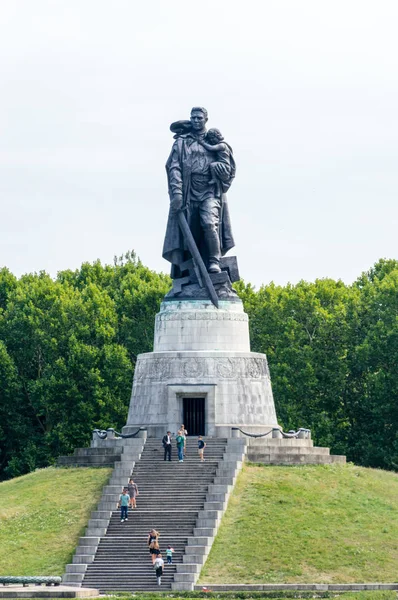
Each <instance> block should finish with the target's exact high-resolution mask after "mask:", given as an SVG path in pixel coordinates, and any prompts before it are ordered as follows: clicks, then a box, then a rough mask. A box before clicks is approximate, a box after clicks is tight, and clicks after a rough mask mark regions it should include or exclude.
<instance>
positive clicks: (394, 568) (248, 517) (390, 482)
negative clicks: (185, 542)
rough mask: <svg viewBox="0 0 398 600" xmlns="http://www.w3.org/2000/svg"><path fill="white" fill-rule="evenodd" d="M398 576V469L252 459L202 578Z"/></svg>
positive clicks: (325, 579)
mask: <svg viewBox="0 0 398 600" xmlns="http://www.w3.org/2000/svg"><path fill="white" fill-rule="evenodd" d="M397 580H398V475H397V474H395V473H390V472H387V471H378V470H374V469H364V468H361V467H355V466H353V465H325V466H301V467H265V466H258V465H250V464H249V465H246V466H245V467H244V469H243V470H242V472H241V474H240V476H239V479H238V483H237V485H236V487H235V489H234V492H233V496H232V497H231V498H230V501H229V505H228V510H227V511H226V514H225V516H224V518H223V521H222V525H221V527H220V529H219V532H218V536H217V538H216V540H215V542H214V544H213V547H212V550H211V552H210V555H209V558H208V560H207V562H206V564H205V566H204V569H203V571H202V574H201V576H200V581H199V583H200V584H210V587H211V584H212V583H352V582H356V583H361V582H375V581H377V582H384V583H386V582H395V581H397ZM372 593H374V592H372ZM347 597H348V596H347V595H345V596H344V598H347ZM360 597H361V596H360V595H359V594H355V598H356V599H357V600H359V598H360ZM363 597H364V598H367V597H368V596H363ZM374 597H375V598H376V597H377V596H374ZM380 597H383V596H380ZM385 597H386V598H388V597H389V596H388V595H387V596H385ZM394 597H396V596H394Z"/></svg>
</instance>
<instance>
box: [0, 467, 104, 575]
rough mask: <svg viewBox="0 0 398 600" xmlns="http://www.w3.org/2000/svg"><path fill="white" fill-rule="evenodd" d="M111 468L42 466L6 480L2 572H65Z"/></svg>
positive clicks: (0, 500)
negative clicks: (31, 471) (26, 473)
mask: <svg viewBox="0 0 398 600" xmlns="http://www.w3.org/2000/svg"><path fill="white" fill-rule="evenodd" d="M110 472H111V469H55V468H49V469H42V470H40V471H36V472H34V473H30V474H29V475H24V476H23V477H17V478H16V479H12V480H10V481H5V482H3V483H0V574H1V575H62V573H63V572H64V567H65V565H66V564H67V563H68V562H70V561H71V559H72V555H73V552H74V550H75V547H76V544H77V541H78V538H79V536H80V535H82V533H83V531H84V529H85V526H86V524H87V520H88V518H89V515H90V512H91V511H92V510H93V509H94V507H95V506H96V505H97V503H98V501H99V499H100V496H101V491H102V487H103V486H104V485H105V483H106V482H107V480H108V479H109V476H110Z"/></svg>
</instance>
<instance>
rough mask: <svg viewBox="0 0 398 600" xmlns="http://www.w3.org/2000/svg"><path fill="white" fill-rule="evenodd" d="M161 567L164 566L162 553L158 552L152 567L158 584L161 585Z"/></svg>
mask: <svg viewBox="0 0 398 600" xmlns="http://www.w3.org/2000/svg"><path fill="white" fill-rule="evenodd" d="M163 567H164V560H163V558H162V555H161V554H159V555H158V557H157V559H156V560H155V562H154V563H153V568H154V569H155V573H156V579H157V580H158V585H161V583H162V575H163Z"/></svg>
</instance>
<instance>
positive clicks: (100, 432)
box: [93, 427, 147, 440]
mask: <svg viewBox="0 0 398 600" xmlns="http://www.w3.org/2000/svg"><path fill="white" fill-rule="evenodd" d="M140 431H147V427H139V428H138V429H137V431H134V433H119V431H116V430H115V429H113V427H108V429H93V433H96V434H97V435H98V437H99V438H100V439H101V440H106V438H107V437H108V432H111V433H113V434H114V435H115V436H116V437H118V438H125V439H126V438H133V437H135V436H136V435H138V434H139V432H140Z"/></svg>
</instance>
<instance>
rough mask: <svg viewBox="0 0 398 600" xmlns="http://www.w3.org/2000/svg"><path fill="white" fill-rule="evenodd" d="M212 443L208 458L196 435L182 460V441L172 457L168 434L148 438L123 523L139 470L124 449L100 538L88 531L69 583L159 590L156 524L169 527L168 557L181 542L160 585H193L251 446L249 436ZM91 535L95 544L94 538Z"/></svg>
mask: <svg viewBox="0 0 398 600" xmlns="http://www.w3.org/2000/svg"><path fill="white" fill-rule="evenodd" d="M206 443H207V447H206V450H205V458H206V462H204V463H200V462H199V457H198V453H197V440H196V438H188V439H187V456H186V459H185V460H184V462H183V463H179V462H178V459H177V451H176V448H175V445H173V455H172V459H173V460H172V462H168V461H167V462H165V461H164V460H163V448H162V444H161V441H160V440H159V439H147V441H146V443H145V446H144V449H143V451H142V453H141V457H140V460H139V461H138V462H136V463H135V466H134V469H133V477H134V481H135V482H136V483H137V485H138V487H139V490H140V495H139V496H138V498H137V509H136V510H129V519H128V521H126V522H124V523H121V522H120V511H118V510H116V502H117V499H118V496H119V494H120V491H121V487H122V486H123V485H125V484H127V480H128V477H129V475H130V473H131V468H130V467H129V466H127V464H126V463H125V461H123V457H124V452H123V453H122V454H121V462H120V463H119V462H117V463H115V471H114V474H113V475H112V478H111V481H110V485H108V486H106V488H105V489H104V494H103V497H102V500H101V502H100V506H99V507H98V511H96V512H95V513H93V515H92V517H93V518H92V519H91V520H90V523H89V528H90V527H91V530H90V533H91V535H92V536H93V535H94V534H97V537H96V538H92V540H93V542H92V541H91V540H90V539H88V537H87V536H86V537H85V538H82V539H81V544H80V547H79V548H78V549H77V552H76V555H75V557H74V562H73V564H72V565H68V567H67V573H66V575H65V576H64V583H68V584H70V583H74V584H75V585H82V586H83V587H90V588H96V589H99V590H100V592H101V593H107V592H110V591H126V592H133V591H139V590H145V591H156V590H159V588H158V586H157V584H156V577H155V573H154V570H153V567H152V561H151V558H150V554H149V550H148V547H147V542H146V540H147V535H148V533H149V530H150V529H151V528H155V529H157V530H158V531H159V532H160V534H161V535H160V539H159V542H160V548H161V551H162V552H163V558H164V559H165V550H166V548H167V546H168V545H169V544H170V545H171V546H172V547H173V548H174V550H175V553H174V555H173V564H172V565H167V563H166V559H165V569H164V576H163V577H162V586H161V588H160V589H161V590H170V589H176V590H178V589H187V590H192V589H193V585H194V583H195V582H196V580H197V578H198V577H199V573H200V569H201V567H202V565H203V564H204V562H205V560H206V557H207V554H208V552H209V551H210V548H211V544H212V542H213V539H214V536H215V534H216V531H217V528H218V525H219V523H220V520H221V517H222V514H223V512H224V510H225V508H226V504H227V500H228V495H229V493H230V491H231V489H232V486H233V483H234V482H235V478H236V475H237V472H238V471H239V469H240V467H241V466H242V460H243V457H244V448H245V443H244V442H242V440H226V439H220V438H206ZM123 465H124V466H123ZM130 466H131V465H130ZM91 543H93V546H87V544H91ZM94 546H95V552H94V553H93V552H92V550H93V548H94ZM90 548H91V549H90ZM82 557H85V558H82ZM83 561H84V562H83Z"/></svg>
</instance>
